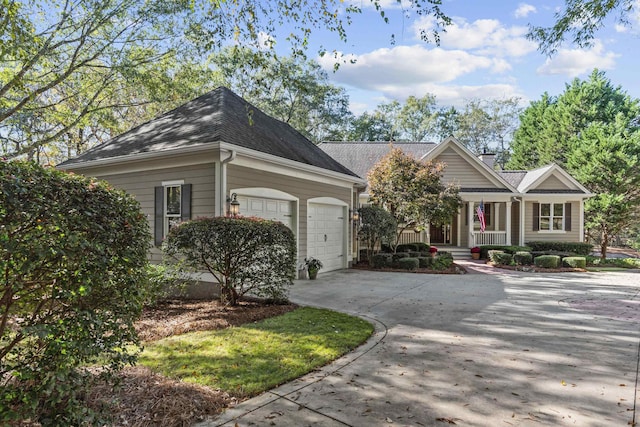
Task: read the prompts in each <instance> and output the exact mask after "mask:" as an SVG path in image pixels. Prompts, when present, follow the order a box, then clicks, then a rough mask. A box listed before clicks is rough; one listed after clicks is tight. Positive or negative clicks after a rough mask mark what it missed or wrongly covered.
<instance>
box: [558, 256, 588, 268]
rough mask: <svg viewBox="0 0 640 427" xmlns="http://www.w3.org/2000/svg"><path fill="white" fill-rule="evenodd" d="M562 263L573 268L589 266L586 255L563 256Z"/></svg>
mask: <svg viewBox="0 0 640 427" xmlns="http://www.w3.org/2000/svg"><path fill="white" fill-rule="evenodd" d="M562 265H564V266H567V267H573V268H585V267H586V266H587V259H586V258H585V257H580V256H575V257H565V258H562Z"/></svg>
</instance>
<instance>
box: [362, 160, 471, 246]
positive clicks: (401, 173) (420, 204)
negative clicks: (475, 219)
mask: <svg viewBox="0 0 640 427" xmlns="http://www.w3.org/2000/svg"><path fill="white" fill-rule="evenodd" d="M444 168H445V164H444V163H440V162H433V161H422V160H418V159H416V158H414V157H412V156H410V155H406V154H404V153H403V152H402V150H400V149H399V148H392V149H391V151H390V152H389V154H387V155H386V156H385V157H383V158H382V159H381V160H380V161H379V162H378V163H376V165H374V167H373V168H372V169H371V170H370V171H369V174H368V175H367V179H368V181H369V193H370V195H371V203H372V204H374V205H378V206H381V207H382V208H384V209H386V210H387V211H388V212H389V213H390V214H391V215H392V216H393V217H394V219H395V220H396V222H397V224H398V232H397V236H396V242H395V245H393V246H397V244H398V241H399V238H400V235H401V234H402V231H404V230H406V229H408V228H412V227H418V228H421V227H427V226H429V224H430V223H432V222H434V223H444V222H446V221H448V220H449V219H451V216H452V215H453V214H454V213H455V212H457V211H458V209H459V208H460V206H461V199H460V196H459V194H458V192H459V187H457V186H455V185H453V184H447V185H445V184H443V183H442V173H443V171H444Z"/></svg>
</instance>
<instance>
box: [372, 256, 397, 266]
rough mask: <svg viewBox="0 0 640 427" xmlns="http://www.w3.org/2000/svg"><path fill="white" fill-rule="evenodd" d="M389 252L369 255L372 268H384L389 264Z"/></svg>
mask: <svg viewBox="0 0 640 427" xmlns="http://www.w3.org/2000/svg"><path fill="white" fill-rule="evenodd" d="M391 256H392V255H391V254H375V255H374V256H372V257H371V266H372V267H373V268H386V267H389V266H390V265H391Z"/></svg>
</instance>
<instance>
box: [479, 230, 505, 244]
mask: <svg viewBox="0 0 640 427" xmlns="http://www.w3.org/2000/svg"><path fill="white" fill-rule="evenodd" d="M472 235H473V246H480V245H506V244H507V232H506V231H485V232H484V233H480V232H479V231H474V232H473V233H472Z"/></svg>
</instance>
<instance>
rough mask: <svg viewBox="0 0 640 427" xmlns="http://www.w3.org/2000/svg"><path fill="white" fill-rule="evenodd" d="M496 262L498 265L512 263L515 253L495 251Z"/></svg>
mask: <svg viewBox="0 0 640 427" xmlns="http://www.w3.org/2000/svg"><path fill="white" fill-rule="evenodd" d="M492 258H493V259H494V260H495V261H494V262H495V263H496V264H498V265H511V261H513V255H511V254H508V253H506V252H503V253H495V254H493V257H492Z"/></svg>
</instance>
